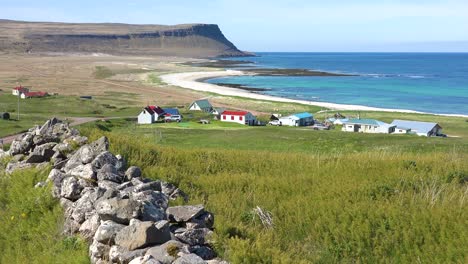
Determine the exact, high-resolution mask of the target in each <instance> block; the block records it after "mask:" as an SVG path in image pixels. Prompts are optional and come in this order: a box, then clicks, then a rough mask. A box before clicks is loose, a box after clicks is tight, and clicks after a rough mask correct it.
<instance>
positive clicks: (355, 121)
mask: <svg viewBox="0 0 468 264" xmlns="http://www.w3.org/2000/svg"><path fill="white" fill-rule="evenodd" d="M395 128H396V125H393V124H387V123H385V122H382V121H379V120H375V119H365V118H363V119H361V118H350V119H348V120H347V121H344V122H343V128H342V129H341V130H342V131H345V132H359V133H383V134H390V133H393V132H395Z"/></svg>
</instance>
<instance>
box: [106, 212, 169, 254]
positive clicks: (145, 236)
mask: <svg viewBox="0 0 468 264" xmlns="http://www.w3.org/2000/svg"><path fill="white" fill-rule="evenodd" d="M170 239H171V234H170V231H169V224H168V222H167V221H160V222H157V223H154V222H141V221H139V220H136V219H132V220H131V221H130V225H129V226H127V227H125V228H123V229H122V230H121V231H120V232H119V233H118V234H117V236H116V238H115V243H116V244H117V245H119V246H121V247H123V248H125V249H127V250H135V249H139V248H144V247H148V246H151V245H158V244H162V243H165V242H167V241H169V240H170Z"/></svg>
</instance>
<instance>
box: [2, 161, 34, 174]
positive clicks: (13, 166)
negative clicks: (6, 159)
mask: <svg viewBox="0 0 468 264" xmlns="http://www.w3.org/2000/svg"><path fill="white" fill-rule="evenodd" d="M32 167H33V165H32V164H31V163H23V162H10V163H8V164H7V166H6V168H5V172H6V173H7V174H11V173H13V172H14V171H16V170H24V169H30V168H32Z"/></svg>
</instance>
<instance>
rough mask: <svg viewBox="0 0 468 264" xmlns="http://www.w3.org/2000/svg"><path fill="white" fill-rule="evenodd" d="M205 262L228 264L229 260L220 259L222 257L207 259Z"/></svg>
mask: <svg viewBox="0 0 468 264" xmlns="http://www.w3.org/2000/svg"><path fill="white" fill-rule="evenodd" d="M206 263H208V264H229V262H227V261H225V260H222V259H218V258H216V259H211V260H207V261H206Z"/></svg>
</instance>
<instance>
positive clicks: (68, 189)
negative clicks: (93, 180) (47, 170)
mask: <svg viewBox="0 0 468 264" xmlns="http://www.w3.org/2000/svg"><path fill="white" fill-rule="evenodd" d="M82 190H83V186H81V185H80V184H78V180H77V179H76V178H75V177H67V178H65V179H64V180H63V181H62V186H61V191H60V195H61V196H62V197H64V198H67V199H68V200H71V201H76V200H78V199H79V198H80V194H81V191H82Z"/></svg>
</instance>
